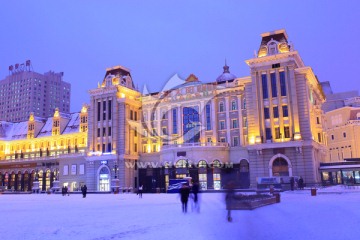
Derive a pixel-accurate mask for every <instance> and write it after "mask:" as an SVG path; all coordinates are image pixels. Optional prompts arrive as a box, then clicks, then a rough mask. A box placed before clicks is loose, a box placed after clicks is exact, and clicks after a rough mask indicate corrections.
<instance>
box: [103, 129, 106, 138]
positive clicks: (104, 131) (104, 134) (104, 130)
mask: <svg viewBox="0 0 360 240" xmlns="http://www.w3.org/2000/svg"><path fill="white" fill-rule="evenodd" d="M105 136H106V128H103V137H105Z"/></svg>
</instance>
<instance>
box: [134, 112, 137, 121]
mask: <svg viewBox="0 0 360 240" xmlns="http://www.w3.org/2000/svg"><path fill="white" fill-rule="evenodd" d="M134 120H135V121H137V111H134Z"/></svg>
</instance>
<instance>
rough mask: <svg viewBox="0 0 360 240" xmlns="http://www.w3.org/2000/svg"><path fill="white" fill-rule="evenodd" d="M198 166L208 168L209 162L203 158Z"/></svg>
mask: <svg viewBox="0 0 360 240" xmlns="http://www.w3.org/2000/svg"><path fill="white" fill-rule="evenodd" d="M198 166H199V168H206V167H207V163H206V161H205V160H201V161H199V163H198Z"/></svg>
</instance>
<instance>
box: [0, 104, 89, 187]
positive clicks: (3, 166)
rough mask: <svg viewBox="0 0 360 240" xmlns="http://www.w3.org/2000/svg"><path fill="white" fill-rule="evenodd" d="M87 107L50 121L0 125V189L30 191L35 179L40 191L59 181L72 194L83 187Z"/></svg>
mask: <svg viewBox="0 0 360 240" xmlns="http://www.w3.org/2000/svg"><path fill="white" fill-rule="evenodd" d="M87 127H88V125H87V106H83V108H82V109H81V112H78V113H71V114H65V113H61V112H59V110H58V109H56V110H55V113H54V115H53V117H50V118H39V117H34V115H33V113H31V114H30V117H29V120H28V121H25V122H18V123H10V122H5V121H1V122H0V186H5V187H7V189H14V190H16V191H29V190H31V188H32V184H33V181H34V180H35V178H38V180H39V182H40V189H42V190H44V191H45V190H47V189H49V188H51V187H52V185H53V181H54V180H55V179H57V178H60V179H61V182H62V183H63V185H67V186H68V187H69V188H70V189H71V190H73V189H77V188H79V186H80V185H81V184H84V183H85V180H86V179H85V158H84V155H85V152H86V149H87V131H88V129H87Z"/></svg>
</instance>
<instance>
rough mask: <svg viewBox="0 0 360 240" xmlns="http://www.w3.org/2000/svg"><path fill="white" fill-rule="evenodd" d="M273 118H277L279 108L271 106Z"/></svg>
mask: <svg viewBox="0 0 360 240" xmlns="http://www.w3.org/2000/svg"><path fill="white" fill-rule="evenodd" d="M273 113H274V118H279V108H278V107H273Z"/></svg>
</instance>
